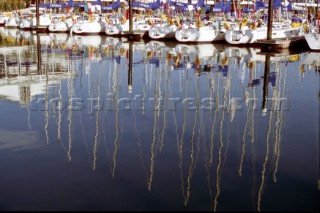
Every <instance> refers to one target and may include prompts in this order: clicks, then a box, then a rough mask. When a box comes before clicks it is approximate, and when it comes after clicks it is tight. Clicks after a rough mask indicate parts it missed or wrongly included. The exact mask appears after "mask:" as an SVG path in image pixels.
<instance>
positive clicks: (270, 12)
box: [267, 0, 273, 40]
mask: <svg viewBox="0 0 320 213" xmlns="http://www.w3.org/2000/svg"><path fill="white" fill-rule="evenodd" d="M272 19H273V0H269V5H268V30H267V40H271V39H272Z"/></svg>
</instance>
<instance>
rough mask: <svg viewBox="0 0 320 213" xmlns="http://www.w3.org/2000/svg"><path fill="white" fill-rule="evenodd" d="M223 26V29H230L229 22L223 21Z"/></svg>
mask: <svg viewBox="0 0 320 213" xmlns="http://www.w3.org/2000/svg"><path fill="white" fill-rule="evenodd" d="M223 26H224V29H226V30H230V29H231V27H230V24H229V23H228V22H225V23H224V24H223Z"/></svg>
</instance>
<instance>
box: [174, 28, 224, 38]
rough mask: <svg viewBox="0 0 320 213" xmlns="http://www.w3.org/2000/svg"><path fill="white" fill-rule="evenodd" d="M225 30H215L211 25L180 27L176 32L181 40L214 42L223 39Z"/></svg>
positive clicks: (176, 35)
mask: <svg viewBox="0 0 320 213" xmlns="http://www.w3.org/2000/svg"><path fill="white" fill-rule="evenodd" d="M224 34H225V31H220V30H215V29H213V28H212V27H211V26H205V27H200V28H199V29H198V28H188V29H184V28H182V29H180V30H177V31H176V32H175V38H176V39H177V40H178V41H179V42H213V41H223V40H224Z"/></svg>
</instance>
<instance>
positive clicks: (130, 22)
mask: <svg viewBox="0 0 320 213" xmlns="http://www.w3.org/2000/svg"><path fill="white" fill-rule="evenodd" d="M129 32H130V34H132V0H129Z"/></svg>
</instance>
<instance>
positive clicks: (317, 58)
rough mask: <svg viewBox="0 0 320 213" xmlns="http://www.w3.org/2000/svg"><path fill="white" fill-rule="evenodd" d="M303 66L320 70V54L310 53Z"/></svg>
mask: <svg viewBox="0 0 320 213" xmlns="http://www.w3.org/2000/svg"><path fill="white" fill-rule="evenodd" d="M302 64H304V65H310V66H315V67H318V68H320V52H310V53H309V54H308V55H307V57H306V58H305V59H304V60H303V62H302Z"/></svg>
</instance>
